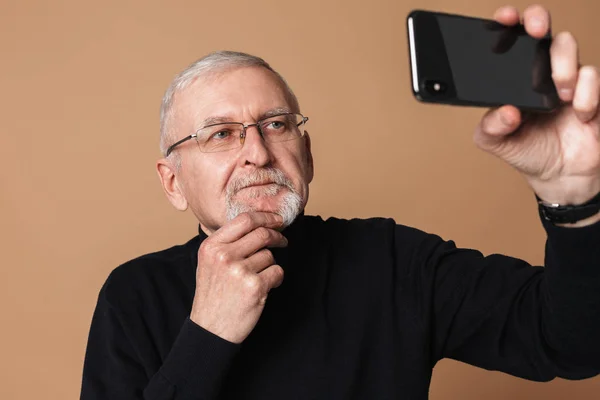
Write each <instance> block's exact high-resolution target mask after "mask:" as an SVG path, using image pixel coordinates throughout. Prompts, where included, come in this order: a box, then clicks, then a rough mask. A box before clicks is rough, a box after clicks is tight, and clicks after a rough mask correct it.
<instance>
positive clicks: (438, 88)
mask: <svg viewBox="0 0 600 400" xmlns="http://www.w3.org/2000/svg"><path fill="white" fill-rule="evenodd" d="M424 86H425V90H426V91H427V93H429V94H431V95H434V96H437V95H442V94H444V93H446V91H447V90H448V85H447V84H446V83H444V82H442V81H440V80H436V79H428V80H426V81H425V82H424Z"/></svg>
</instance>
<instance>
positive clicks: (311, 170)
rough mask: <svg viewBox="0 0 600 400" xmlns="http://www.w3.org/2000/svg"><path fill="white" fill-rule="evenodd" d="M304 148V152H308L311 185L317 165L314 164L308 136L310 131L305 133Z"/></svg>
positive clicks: (308, 179) (307, 160)
mask: <svg viewBox="0 0 600 400" xmlns="http://www.w3.org/2000/svg"><path fill="white" fill-rule="evenodd" d="M304 146H305V149H304V151H305V152H306V163H307V165H308V176H307V183H311V182H312V180H313V177H314V175H315V165H314V163H313V156H312V151H311V143H310V135H309V134H308V131H304Z"/></svg>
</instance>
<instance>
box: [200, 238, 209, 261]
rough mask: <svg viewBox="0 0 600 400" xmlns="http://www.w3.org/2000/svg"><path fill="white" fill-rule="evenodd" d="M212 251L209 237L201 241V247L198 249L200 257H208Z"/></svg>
mask: <svg viewBox="0 0 600 400" xmlns="http://www.w3.org/2000/svg"><path fill="white" fill-rule="evenodd" d="M211 252H212V245H211V243H210V241H209V240H208V239H207V240H205V241H203V242H202V243H200V248H199V249H198V257H202V258H204V257H206V256H208V255H209V254H210V253H211Z"/></svg>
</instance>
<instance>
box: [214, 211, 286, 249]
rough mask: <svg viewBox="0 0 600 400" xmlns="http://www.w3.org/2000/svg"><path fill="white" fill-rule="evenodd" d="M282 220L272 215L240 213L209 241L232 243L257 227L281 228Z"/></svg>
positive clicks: (278, 216)
mask: <svg viewBox="0 0 600 400" xmlns="http://www.w3.org/2000/svg"><path fill="white" fill-rule="evenodd" d="M282 224H283V218H282V217H281V216H280V215H278V214H274V213H266V212H249V213H242V214H240V215H238V216H237V217H235V218H234V219H232V220H231V221H229V222H228V223H227V224H225V225H223V226H222V227H221V228H220V229H218V230H217V231H216V232H215V233H213V234H212V235H211V236H210V238H209V239H211V240H214V241H217V242H220V243H232V242H235V241H237V240H239V239H240V238H242V237H244V236H245V235H246V234H248V233H249V232H252V231H254V230H255V229H256V228H258V227H265V228H271V229H276V228H281V226H282Z"/></svg>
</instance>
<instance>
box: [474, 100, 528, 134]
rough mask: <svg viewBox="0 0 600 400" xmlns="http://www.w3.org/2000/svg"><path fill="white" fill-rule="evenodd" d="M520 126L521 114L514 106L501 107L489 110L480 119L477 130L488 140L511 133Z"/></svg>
mask: <svg viewBox="0 0 600 400" xmlns="http://www.w3.org/2000/svg"><path fill="white" fill-rule="evenodd" d="M520 124H521V113H520V112H519V110H518V109H517V108H516V107H514V106H502V107H499V108H496V109H492V110H489V111H488V112H487V113H486V114H485V115H484V116H483V118H482V119H481V123H480V125H479V130H480V131H481V134H483V135H485V136H489V137H490V138H498V137H503V136H506V135H509V134H511V133H513V132H514V131H515V130H517V128H518V127H519V125H520Z"/></svg>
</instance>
